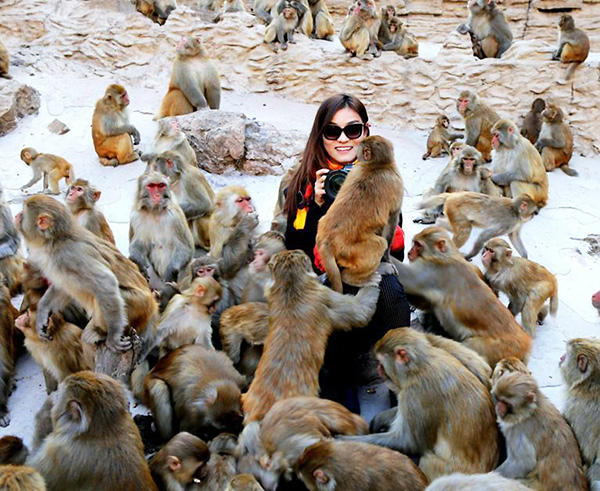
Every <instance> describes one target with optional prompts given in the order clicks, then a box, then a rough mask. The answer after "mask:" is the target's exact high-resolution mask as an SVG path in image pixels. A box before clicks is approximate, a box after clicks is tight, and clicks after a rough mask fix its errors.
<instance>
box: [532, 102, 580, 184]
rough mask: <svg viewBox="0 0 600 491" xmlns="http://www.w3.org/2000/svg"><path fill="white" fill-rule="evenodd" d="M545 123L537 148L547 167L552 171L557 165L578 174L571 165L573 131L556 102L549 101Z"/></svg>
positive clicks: (569, 173) (572, 173)
mask: <svg viewBox="0 0 600 491" xmlns="http://www.w3.org/2000/svg"><path fill="white" fill-rule="evenodd" d="M542 115H543V117H544V123H543V124H542V130H541V131H540V136H539V138H538V140H537V142H536V143H535V148H536V150H537V151H538V152H540V154H541V155H542V161H543V163H544V167H545V169H546V170H547V171H548V172H550V171H553V170H554V169H556V168H557V167H558V168H559V169H560V170H562V171H563V172H564V173H565V174H567V175H568V176H578V175H579V173H578V172H577V171H576V170H575V169H571V168H570V167H569V161H570V160H571V156H572V155H573V132H572V131H571V128H569V125H568V124H567V123H566V122H565V121H564V120H563V118H564V116H563V112H562V109H561V108H560V107H558V106H557V105H556V104H555V103H553V102H549V103H548V104H547V105H546V110H545V111H544V112H543V114H542Z"/></svg>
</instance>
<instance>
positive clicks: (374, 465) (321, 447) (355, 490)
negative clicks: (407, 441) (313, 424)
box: [298, 440, 429, 491]
mask: <svg viewBox="0 0 600 491" xmlns="http://www.w3.org/2000/svg"><path fill="white" fill-rule="evenodd" d="M298 475H299V476H300V479H302V481H303V482H304V484H306V486H307V487H308V489H309V490H310V491H322V490H327V491H347V490H350V489H351V490H352V491H373V490H377V491H397V490H398V489H402V490H403V491H422V490H424V489H425V487H426V486H427V484H428V483H429V480H428V479H427V477H426V476H425V474H423V472H422V471H421V470H420V469H419V468H418V467H417V466H416V465H415V464H414V463H413V462H412V460H410V459H409V458H408V457H407V456H406V455H403V454H401V453H400V452H395V451H393V450H389V449H387V448H382V447H378V446H376V445H369V444H367V443H360V442H343V441H326V440H325V441H320V442H317V443H315V444H313V445H311V446H310V447H308V448H307V449H306V450H305V451H304V453H303V454H302V458H301V459H300V462H299V463H298Z"/></svg>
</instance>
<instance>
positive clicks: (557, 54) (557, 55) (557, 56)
mask: <svg viewBox="0 0 600 491" xmlns="http://www.w3.org/2000/svg"><path fill="white" fill-rule="evenodd" d="M560 51H561V50H560V49H557V50H556V51H554V52H553V53H552V59H553V60H554V61H560Z"/></svg>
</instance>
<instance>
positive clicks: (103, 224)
mask: <svg viewBox="0 0 600 491" xmlns="http://www.w3.org/2000/svg"><path fill="white" fill-rule="evenodd" d="M101 194H102V193H101V192H100V190H98V189H96V188H95V187H94V186H92V185H91V184H90V183H89V182H88V181H86V180H85V179H77V180H76V181H75V182H74V183H73V184H72V185H71V186H69V189H67V198H66V202H67V208H68V209H69V211H70V212H71V214H72V215H73V216H74V217H75V220H77V223H79V225H81V226H82V227H84V228H87V229H88V230H89V231H90V232H92V233H93V234H94V235H96V236H98V237H100V238H101V239H104V240H107V241H108V242H110V243H111V244H112V245H115V237H114V235H113V233H112V230H111V229H110V227H109V226H108V222H107V221H106V218H104V215H103V214H102V212H101V211H100V210H99V209H98V208H96V202H97V201H98V200H99V199H100V195H101Z"/></svg>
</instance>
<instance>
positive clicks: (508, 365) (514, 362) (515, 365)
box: [492, 356, 531, 386]
mask: <svg viewBox="0 0 600 491" xmlns="http://www.w3.org/2000/svg"><path fill="white" fill-rule="evenodd" d="M513 372H521V373H528V374H531V372H530V371H529V369H528V368H527V365H525V363H523V362H522V361H521V360H519V359H518V358H515V357H514V356H509V357H508V358H504V359H503V360H500V361H499V362H498V364H497V365H496V367H495V368H494V373H493V374H492V386H493V385H494V384H495V383H496V382H497V381H498V379H499V378H500V377H502V376H503V375H506V374H507V373H513Z"/></svg>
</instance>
